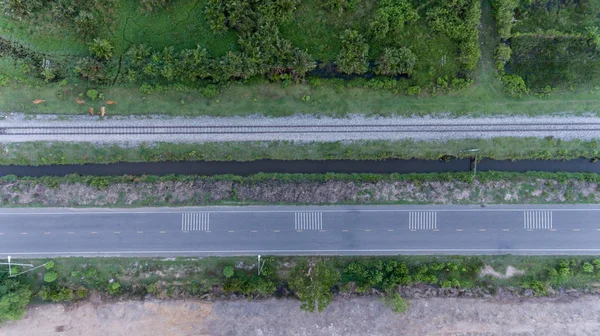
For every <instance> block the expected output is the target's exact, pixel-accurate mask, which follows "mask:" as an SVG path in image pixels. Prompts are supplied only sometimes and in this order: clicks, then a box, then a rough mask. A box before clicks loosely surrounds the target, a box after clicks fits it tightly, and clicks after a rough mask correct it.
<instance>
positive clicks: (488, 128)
mask: <svg viewBox="0 0 600 336" xmlns="http://www.w3.org/2000/svg"><path fill="white" fill-rule="evenodd" d="M469 131H471V132H480V133H481V132H484V133H491V132H504V133H506V132H552V131H554V132H557V131H558V132H560V131H568V132H573V131H574V132H578V131H580V132H586V131H587V132H589V131H592V132H594V131H597V132H600V123H583V124H582V123H578V124H575V123H525V124H516V123H489V124H485V123H473V124H448V123H443V124H442V123H439V124H436V123H429V124H385V125H381V124H367V125H352V124H350V125H341V124H335V125H237V126H202V125H198V126H192V125H175V126H39V127H38V126H36V127H28V126H6V127H0V136H10V135H154V134H290V133H403V132H404V133H434V132H438V133H443V132H469Z"/></svg>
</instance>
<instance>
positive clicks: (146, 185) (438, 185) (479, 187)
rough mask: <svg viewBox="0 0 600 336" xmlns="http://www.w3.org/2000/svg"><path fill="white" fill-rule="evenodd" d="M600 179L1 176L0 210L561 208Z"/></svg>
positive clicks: (586, 196)
mask: <svg viewBox="0 0 600 336" xmlns="http://www.w3.org/2000/svg"><path fill="white" fill-rule="evenodd" d="M599 184H600V175H598V174H584V173H538V172H529V173H500V172H479V173H478V174H477V178H476V179H475V180H474V179H473V174H472V173H471V172H465V173H434V174H256V175H251V176H248V177H242V176H233V175H217V176H195V175H170V176H160V177H159V176H111V177H109V176H106V177H102V176H79V175H69V176H65V177H49V176H47V177H40V178H27V177H24V178H18V177H16V176H14V175H6V176H3V177H1V178H0V195H2V196H1V197H0V206H5V207H12V206H40V207H44V206H57V207H140V206H198V205H248V204H296V205H299V204H300V205H303V204H320V205H331V204H544V203H550V204H557V203H567V204H569V203H598V202H600V191H599V190H598V186H599Z"/></svg>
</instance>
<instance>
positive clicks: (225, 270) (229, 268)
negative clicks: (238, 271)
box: [223, 266, 234, 279]
mask: <svg viewBox="0 0 600 336" xmlns="http://www.w3.org/2000/svg"><path fill="white" fill-rule="evenodd" d="M233 273H234V270H233V266H225V268H223V275H224V276H225V277H226V278H227V279H229V278H231V277H232V276H233Z"/></svg>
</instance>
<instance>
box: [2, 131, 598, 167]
mask: <svg viewBox="0 0 600 336" xmlns="http://www.w3.org/2000/svg"><path fill="white" fill-rule="evenodd" d="M469 148H479V149H480V152H479V157H480V158H492V159H497V160H522V159H540V160H550V159H560V160H566V159H575V158H580V157H582V158H589V159H597V158H598V157H599V156H600V153H599V151H598V142H596V141H582V140H572V141H561V140H556V139H547V138H546V139H539V138H495V139H470V140H469V139H467V140H453V141H447V142H435V141H412V140H405V141H356V142H333V143H320V142H315V143H295V142H287V141H280V142H277V141H274V142H222V143H198V144H173V143H156V144H154V145H152V146H149V145H144V144H142V145H139V146H134V147H120V146H118V145H103V144H92V143H71V142H54V143H49V142H25V143H14V144H11V143H7V144H2V145H0V153H3V154H0V164H3V165H9V164H13V165H35V166H37V165H49V164H83V163H114V162H159V161H254V160H260V159H274V160H332V159H346V160H383V159H413V158H416V159H427V160H439V159H441V158H443V157H445V156H451V157H458V158H466V157H471V154H470V153H468V152H465V150H466V149H469Z"/></svg>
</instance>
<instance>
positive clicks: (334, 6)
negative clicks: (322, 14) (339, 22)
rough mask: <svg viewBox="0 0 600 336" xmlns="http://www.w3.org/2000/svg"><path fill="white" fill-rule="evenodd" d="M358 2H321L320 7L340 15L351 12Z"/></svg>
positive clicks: (350, 0) (352, 0) (334, 0)
mask: <svg viewBox="0 0 600 336" xmlns="http://www.w3.org/2000/svg"><path fill="white" fill-rule="evenodd" d="M357 3H358V0H323V1H322V2H321V6H322V7H323V8H325V9H327V10H329V11H332V12H338V14H339V15H342V13H343V12H345V11H348V10H353V9H354V7H356V4H357Z"/></svg>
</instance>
